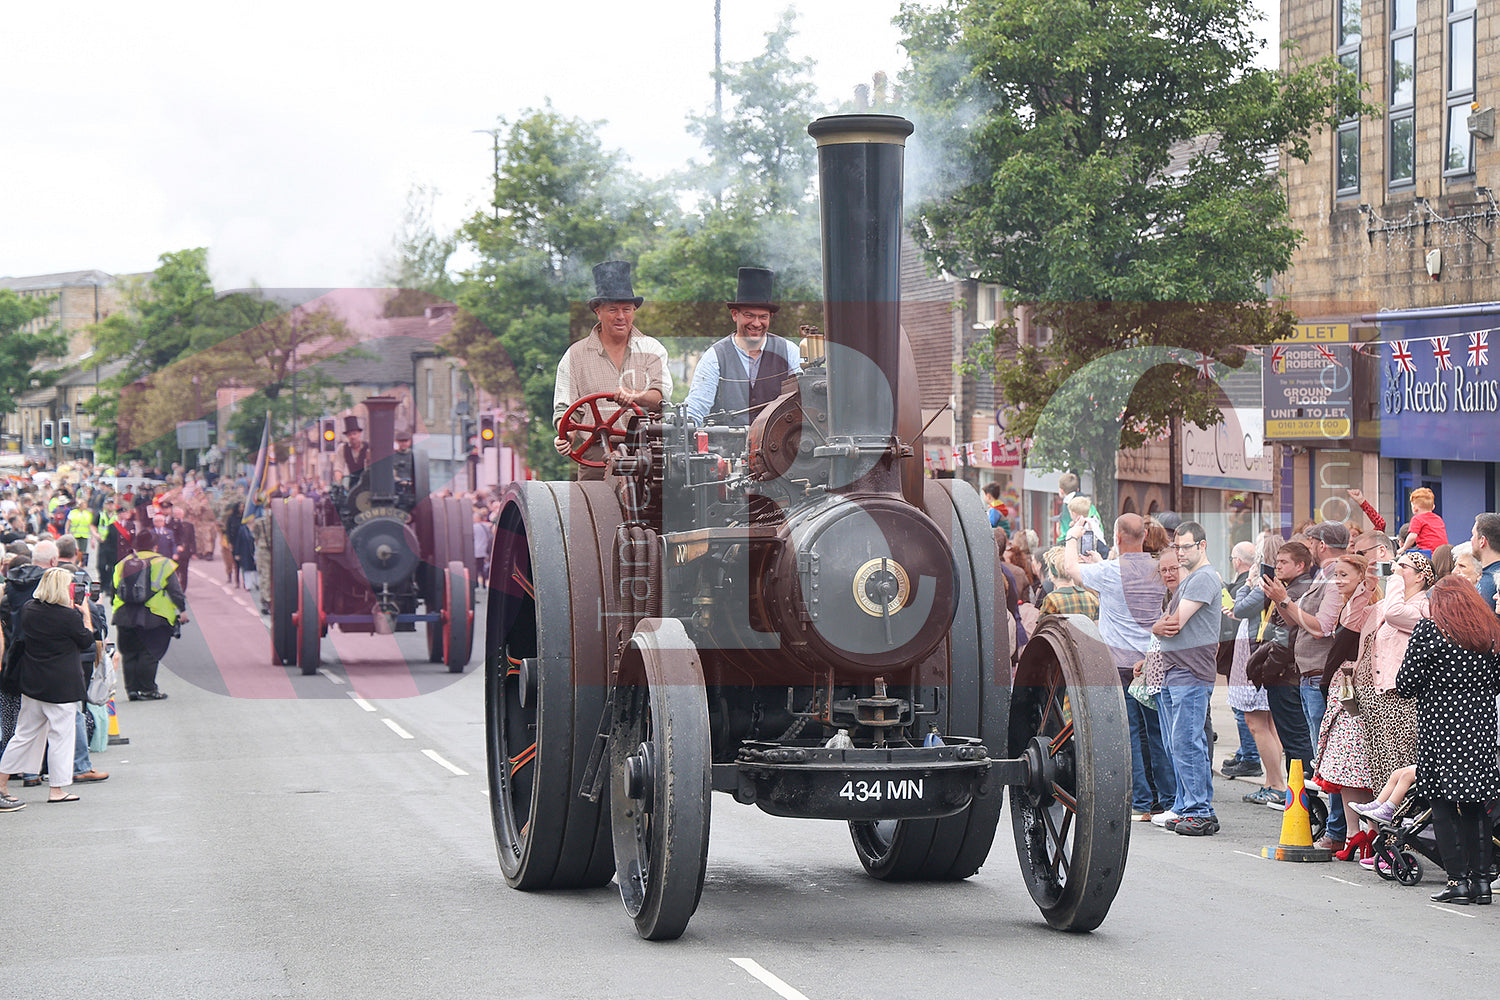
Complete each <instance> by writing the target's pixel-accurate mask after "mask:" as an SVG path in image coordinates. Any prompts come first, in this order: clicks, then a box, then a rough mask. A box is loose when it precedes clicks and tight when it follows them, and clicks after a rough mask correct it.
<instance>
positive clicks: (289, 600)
mask: <svg viewBox="0 0 1500 1000" xmlns="http://www.w3.org/2000/svg"><path fill="white" fill-rule="evenodd" d="M268 516H269V517H270V519H271V566H270V573H271V658H272V662H273V663H276V664H277V665H285V666H292V665H293V664H295V663H296V662H297V624H296V622H295V621H294V615H295V614H296V611H297V605H298V602H299V601H300V599H301V598H300V595H299V594H298V589H297V571H298V569H300V568H301V566H302V564H303V563H307V562H314V561H315V560H316V559H317V544H316V540H315V536H314V526H313V505H312V501H311V500H309V499H307V498H306V497H292V498H289V499H276V500H272V501H271V505H270V509H269V513H268Z"/></svg>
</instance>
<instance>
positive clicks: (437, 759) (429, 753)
mask: <svg viewBox="0 0 1500 1000" xmlns="http://www.w3.org/2000/svg"><path fill="white" fill-rule="evenodd" d="M422 756H424V757H426V758H427V759H428V760H430V761H432V762H433V763H435V764H437V765H438V766H439V767H443V768H446V769H448V770H449V771H452V772H453V773H454V774H456V775H458V776H459V777H460V778H462V777H464V776H465V775H467V774H468V773H469V772H468V771H465V770H464V769H463V768H461V767H458V766H457V765H455V764H450V763H448V762H447V761H446V760H444V759H443V758H442V757H441V756H440V755H439V754H438V752H437V751H436V750H423V751H422Z"/></svg>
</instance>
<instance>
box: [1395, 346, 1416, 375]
mask: <svg viewBox="0 0 1500 1000" xmlns="http://www.w3.org/2000/svg"><path fill="white" fill-rule="evenodd" d="M1391 360H1392V361H1394V362H1396V363H1397V364H1398V365H1400V366H1401V370H1402V371H1403V372H1405V373H1406V374H1408V375H1415V374H1416V373H1417V365H1416V362H1414V361H1413V360H1412V357H1411V348H1409V347H1407V346H1406V341H1404V340H1393V341H1391Z"/></svg>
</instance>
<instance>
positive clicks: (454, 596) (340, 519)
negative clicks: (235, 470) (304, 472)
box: [270, 396, 478, 674]
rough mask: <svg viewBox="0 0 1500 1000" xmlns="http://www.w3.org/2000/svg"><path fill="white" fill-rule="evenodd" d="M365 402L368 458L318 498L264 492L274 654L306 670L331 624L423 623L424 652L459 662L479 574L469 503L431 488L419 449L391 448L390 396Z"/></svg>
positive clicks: (370, 628) (457, 667) (363, 628)
mask: <svg viewBox="0 0 1500 1000" xmlns="http://www.w3.org/2000/svg"><path fill="white" fill-rule="evenodd" d="M364 404H365V408H366V411H367V412H368V414H369V424H370V463H369V466H368V467H367V468H366V469H365V470H364V471H363V472H362V473H360V474H359V475H358V476H356V477H354V479H353V481H351V482H349V483H346V484H335V485H334V486H333V487H332V488H331V489H330V490H329V491H328V493H327V494H325V495H323V496H322V497H320V498H319V499H317V500H313V499H311V498H309V497H290V498H287V499H280V500H273V501H271V508H270V517H271V647H272V660H273V662H275V663H280V664H287V665H291V664H296V665H297V666H298V667H300V668H301V669H302V673H303V674H311V673H314V672H315V671H316V670H317V669H318V663H319V647H320V644H321V641H322V637H323V636H324V635H326V634H327V632H328V629H329V627H330V626H333V625H337V626H338V627H339V628H340V629H342V630H343V631H345V632H376V633H391V632H411V631H415V630H416V628H417V626H418V625H419V624H421V625H424V626H425V628H426V631H427V655H428V659H429V660H431V661H432V662H433V663H442V664H444V665H446V666H447V667H448V670H449V671H450V672H452V673H461V672H462V671H463V669H464V667H465V666H467V665H468V662H469V655H470V651H471V648H472V646H473V638H474V587H475V585H476V582H477V577H478V572H477V570H478V567H477V564H476V561H475V559H474V545H473V542H472V537H473V536H472V534H471V532H472V528H471V526H470V521H471V518H470V517H469V511H468V508H467V505H466V504H465V503H464V502H463V501H462V500H460V499H457V498H454V497H435V496H432V495H431V490H430V488H429V484H428V468H427V455H426V454H425V453H424V452H422V451H421V450H415V451H398V450H397V449H396V447H395V414H396V407H397V405H399V401H398V400H397V399H395V398H394V397H389V396H372V397H370V398H369V399H366V400H365V401H364ZM419 608H420V610H419Z"/></svg>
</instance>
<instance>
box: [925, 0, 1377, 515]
mask: <svg viewBox="0 0 1500 1000" xmlns="http://www.w3.org/2000/svg"><path fill="white" fill-rule="evenodd" d="M1258 17H1259V15H1258V14H1257V13H1256V12H1255V11H1254V9H1253V7H1252V4H1251V3H1250V0H947V2H945V3H942V4H939V5H937V6H933V7H923V6H918V5H915V4H908V5H906V6H904V7H903V8H902V12H901V15H900V16H899V17H898V19H897V22H898V24H899V25H900V27H901V28H902V30H903V32H904V35H905V39H904V43H903V44H904V45H905V46H906V48H907V50H908V52H910V54H911V60H912V65H911V69H910V71H909V73H908V74H907V75H906V76H905V77H904V78H903V81H902V88H901V91H902V95H903V99H904V101H905V102H906V106H907V107H908V108H909V109H910V111H911V113H912V115H913V117H914V118H916V119H917V122H918V125H919V132H918V136H917V139H916V140H915V142H914V145H916V146H917V150H916V154H915V157H916V158H917V159H918V169H917V170H916V171H914V173H915V174H916V175H917V176H918V177H921V178H923V180H924V182H925V184H926V189H925V190H924V191H923V192H921V194H920V196H919V197H918V199H917V207H916V211H915V218H914V227H913V232H914V234H915V236H916V238H917V240H918V241H919V243H920V244H921V245H922V246H923V248H924V249H925V251H926V253H927V256H928V258H929V260H930V261H931V262H932V263H933V264H934V265H936V266H938V267H942V268H944V269H946V270H948V271H950V272H952V273H956V274H966V275H970V276H973V277H975V278H977V279H978V280H980V281H984V282H989V283H994V284H997V285H1000V286H1002V287H1003V288H1004V289H1006V290H1007V291H1008V293H1009V294H1010V296H1011V298H1012V300H1013V304H1015V305H1019V304H1023V303H1024V304H1027V305H1028V306H1029V307H1030V308H1031V309H1032V310H1033V314H1034V316H1035V320H1036V322H1037V323H1038V324H1039V325H1042V326H1045V327H1047V328H1049V329H1050V330H1051V331H1052V339H1051V341H1050V343H1049V344H1047V345H1046V346H1035V345H1023V346H1021V347H1020V348H1019V349H1016V348H1015V347H1013V346H1012V345H1014V343H1015V329H1014V326H1013V325H1012V324H1009V323H1004V324H1001V325H999V326H997V327H996V328H995V330H994V332H993V337H992V339H991V340H990V342H988V343H987V344H982V345H981V351H980V353H979V355H978V356H977V357H976V358H975V363H976V364H977V365H979V366H980V367H984V368H987V369H991V370H994V372H995V375H996V379H997V382H998V383H999V384H1000V385H1001V386H1002V387H1003V388H1004V391H1005V394H1006V398H1007V399H1008V400H1009V402H1010V404H1011V405H1012V408H1013V410H1014V413H1013V419H1012V420H1011V422H1010V427H1011V432H1012V433H1014V434H1017V435H1019V436H1023V437H1024V436H1030V435H1031V434H1032V433H1033V432H1034V431H1035V429H1036V421H1037V419H1038V417H1039V416H1040V414H1041V413H1042V410H1043V406H1044V404H1045V403H1046V402H1047V401H1048V400H1049V399H1051V397H1052V396H1053V395H1054V393H1055V392H1056V391H1057V390H1058V388H1059V386H1060V385H1061V384H1062V383H1063V381H1064V380H1065V379H1067V378H1068V377H1069V375H1070V373H1071V372H1074V371H1077V370H1078V369H1079V368H1081V367H1082V366H1084V365H1085V364H1086V363H1087V362H1089V361H1091V360H1093V359H1095V358H1099V357H1102V356H1106V355H1108V354H1110V353H1111V352H1114V351H1119V350H1125V349H1129V348H1133V347H1149V346H1152V345H1159V346H1175V347H1182V348H1187V349H1188V352H1187V354H1188V361H1189V363H1191V355H1192V354H1193V353H1195V352H1201V353H1203V354H1207V355H1210V356H1212V357H1215V358H1218V359H1221V360H1222V361H1224V362H1227V363H1229V364H1231V365H1237V364H1239V363H1240V362H1241V361H1242V360H1243V352H1242V351H1239V350H1238V349H1237V348H1236V347H1233V346H1230V345H1255V344H1264V343H1268V342H1269V341H1271V340H1274V339H1276V338H1277V337H1280V336H1283V335H1285V334H1286V333H1288V332H1290V326H1291V324H1292V322H1293V317H1292V315H1291V314H1290V313H1289V312H1287V311H1286V310H1284V309H1281V308H1279V307H1277V306H1274V305H1270V304H1267V303H1266V301H1265V299H1266V295H1265V288H1266V283H1267V282H1268V280H1269V279H1270V278H1271V277H1272V276H1273V275H1276V274H1278V273H1280V272H1282V271H1284V270H1285V269H1286V268H1287V267H1288V266H1289V264H1290V261H1291V254H1292V251H1293V249H1294V248H1295V247H1296V245H1297V243H1298V241H1299V240H1300V238H1301V234H1300V233H1299V232H1298V231H1297V230H1296V229H1295V228H1294V227H1293V226H1292V224H1291V221H1290V218H1289V217H1288V213H1287V204H1286V198H1285V195H1284V193H1283V190H1282V187H1281V177H1280V175H1279V174H1278V173H1277V171H1275V170H1274V169H1273V168H1271V167H1268V165H1267V164H1268V158H1269V159H1271V160H1274V157H1275V155H1276V153H1277V152H1278V151H1284V152H1286V153H1289V154H1290V155H1293V156H1297V157H1299V158H1301V159H1304V160H1305V159H1306V158H1307V157H1308V156H1309V155H1310V139H1311V136H1312V135H1314V134H1316V133H1317V132H1318V131H1320V130H1321V128H1322V126H1324V125H1325V124H1329V123H1331V122H1333V121H1337V120H1341V119H1344V118H1347V117H1349V116H1351V115H1355V114H1360V113H1369V112H1370V111H1371V110H1372V109H1370V108H1369V107H1368V106H1367V105H1365V104H1364V103H1363V102H1362V100H1361V97H1360V94H1361V91H1360V85H1359V83H1358V81H1357V79H1355V78H1354V77H1353V76H1352V75H1351V74H1349V73H1347V72H1346V71H1344V70H1342V69H1341V68H1340V67H1339V66H1338V65H1337V63H1336V61H1334V60H1333V59H1331V58H1330V59H1324V60H1321V61H1318V62H1314V63H1310V64H1297V63H1296V61H1295V60H1294V64H1293V66H1292V68H1291V69H1289V70H1287V71H1274V70H1267V69H1261V68H1258V67H1256V66H1254V65H1253V60H1254V58H1255V56H1256V55H1257V52H1258V48H1259V43H1258V42H1257V41H1256V39H1255V37H1254V34H1253V32H1252V26H1253V23H1254V19H1256V18H1258ZM923 136H925V137H926V138H925V140H924V139H923V138H922V137H923ZM1194 374H1195V373H1194V371H1193V369H1192V368H1190V367H1183V366H1172V365H1169V366H1167V367H1162V368H1156V369H1152V370H1151V371H1149V372H1147V373H1146V374H1145V376H1144V378H1143V379H1142V380H1141V381H1140V382H1139V383H1138V384H1137V386H1136V388H1135V391H1134V392H1133V393H1132V394H1131V396H1130V404H1129V413H1130V419H1128V420H1126V421H1125V429H1124V433H1123V435H1122V437H1121V445H1122V446H1123V447H1132V446H1134V445H1137V444H1139V443H1141V441H1142V440H1143V439H1144V436H1146V435H1154V434H1156V433H1160V432H1161V431H1162V430H1163V429H1165V428H1166V427H1167V426H1168V425H1169V423H1170V421H1171V419H1172V418H1174V417H1182V418H1184V419H1189V420H1192V421H1193V422H1195V423H1212V422H1213V421H1215V420H1217V419H1218V418H1219V412H1218V408H1217V406H1216V405H1214V398H1213V397H1214V389H1213V387H1212V383H1210V382H1208V381H1207V380H1200V379H1196V378H1195V377H1194ZM1088 395H1089V393H1088V392H1085V393H1084V398H1087V396H1088ZM1095 395H1096V396H1097V395H1099V394H1095ZM1100 419H1107V420H1108V421H1109V422H1110V424H1111V425H1115V426H1118V423H1119V422H1120V416H1119V414H1118V411H1115V412H1110V413H1107V414H1101V416H1100ZM1113 429H1114V428H1113V427H1112V428H1111V430H1113ZM1084 450H1085V449H1083V448H1082V447H1081V446H1080V447H1074V446H1072V445H1070V444H1064V445H1062V446H1059V447H1058V448H1057V449H1055V451H1056V452H1057V453H1058V454H1060V455H1068V454H1072V455H1075V456H1076V455H1078V454H1080V453H1081V452H1082V451H1084ZM1096 450H1097V449H1096ZM1089 461H1090V462H1091V463H1092V464H1093V471H1094V472H1095V477H1096V482H1098V481H1100V480H1110V481H1111V482H1112V474H1113V455H1107V456H1104V455H1097V454H1096V455H1091V456H1090V458H1089ZM1061 462H1062V460H1061V459H1059V460H1058V463H1057V464H1055V465H1054V467H1062V465H1061ZM1106 465H1107V466H1109V468H1108V469H1107V470H1106V469H1104V468H1102V466H1106ZM1100 494H1101V495H1102V496H1106V497H1107V496H1109V495H1110V494H1108V493H1105V492H1104V490H1103V489H1100Z"/></svg>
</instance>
